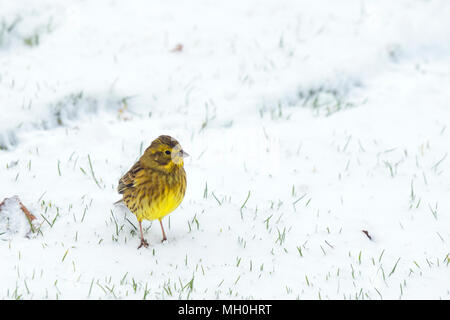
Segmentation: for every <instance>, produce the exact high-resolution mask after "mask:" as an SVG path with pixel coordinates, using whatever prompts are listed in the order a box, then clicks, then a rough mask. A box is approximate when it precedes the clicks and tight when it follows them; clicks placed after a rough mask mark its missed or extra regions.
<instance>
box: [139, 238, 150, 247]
mask: <svg viewBox="0 0 450 320" xmlns="http://www.w3.org/2000/svg"><path fill="white" fill-rule="evenodd" d="M141 247H145V248H147V247H148V242H147V240H145V239H141V244H140V245H139V247H138V249H140V248H141Z"/></svg>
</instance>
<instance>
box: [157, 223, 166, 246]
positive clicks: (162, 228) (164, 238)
mask: <svg viewBox="0 0 450 320" xmlns="http://www.w3.org/2000/svg"><path fill="white" fill-rule="evenodd" d="M159 224H160V225H161V230H162V234H163V239H162V241H161V242H164V241H166V240H167V237H166V233H165V232H164V227H163V224H162V219H159Z"/></svg>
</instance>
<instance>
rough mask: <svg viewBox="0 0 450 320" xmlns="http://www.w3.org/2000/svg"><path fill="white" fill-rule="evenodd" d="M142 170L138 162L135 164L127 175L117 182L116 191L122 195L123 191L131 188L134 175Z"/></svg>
mask: <svg viewBox="0 0 450 320" xmlns="http://www.w3.org/2000/svg"><path fill="white" fill-rule="evenodd" d="M142 169H143V168H142V166H141V163H140V161H138V162H136V163H135V164H134V165H133V166H132V167H131V169H130V170H128V172H127V173H125V174H124V175H123V177H122V178H120V180H119V186H118V187H117V191H118V192H119V193H120V194H123V193H124V192H125V190H127V189H130V188H133V187H134V184H135V179H136V175H137V173H138V172H139V171H141V170H142Z"/></svg>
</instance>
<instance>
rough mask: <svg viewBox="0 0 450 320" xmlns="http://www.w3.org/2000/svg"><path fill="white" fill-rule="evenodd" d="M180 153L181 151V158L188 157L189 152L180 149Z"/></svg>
mask: <svg viewBox="0 0 450 320" xmlns="http://www.w3.org/2000/svg"><path fill="white" fill-rule="evenodd" d="M180 153H181V156H182V157H183V158H186V157H189V153H187V152H186V151H184V150H181V151H180Z"/></svg>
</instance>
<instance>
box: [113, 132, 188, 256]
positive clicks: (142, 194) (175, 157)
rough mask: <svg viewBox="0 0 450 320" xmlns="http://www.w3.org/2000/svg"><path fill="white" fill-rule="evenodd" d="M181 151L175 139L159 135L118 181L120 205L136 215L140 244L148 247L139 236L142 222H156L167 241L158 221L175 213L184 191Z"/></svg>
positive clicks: (164, 238)
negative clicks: (123, 204)
mask: <svg viewBox="0 0 450 320" xmlns="http://www.w3.org/2000/svg"><path fill="white" fill-rule="evenodd" d="M187 156H188V154H187V153H186V152H184V151H183V149H182V148H181V146H180V144H179V143H178V141H177V140H175V139H174V138H172V137H170V136H159V137H158V138H156V139H155V140H154V141H153V142H152V143H151V145H150V146H149V147H148V148H147V149H146V150H145V152H144V154H143V155H142V156H141V158H140V159H139V160H138V162H136V163H135V164H134V165H133V166H132V167H131V169H130V170H129V171H128V172H127V173H126V174H125V175H124V176H123V177H122V178H121V179H120V180H119V187H118V188H117V191H118V192H119V193H120V194H123V198H122V200H123V202H124V203H125V205H126V206H127V207H128V209H130V211H131V212H133V213H134V214H135V215H136V218H137V220H138V222H139V230H140V232H141V244H140V245H139V247H138V249H139V248H140V247H142V246H144V247H148V243H147V241H146V240H145V239H144V235H143V233H142V220H144V219H145V220H155V219H158V220H159V223H160V224H161V230H162V234H163V239H162V241H164V240H167V238H166V233H165V232H164V227H163V224H162V221H161V220H162V218H163V217H165V216H166V215H168V214H169V213H170V212H172V211H173V210H175V209H176V208H177V207H178V205H179V204H180V203H181V201H182V200H183V198H184V194H185V192H186V172H185V171H184V168H183V165H184V161H183V158H185V157H187Z"/></svg>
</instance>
